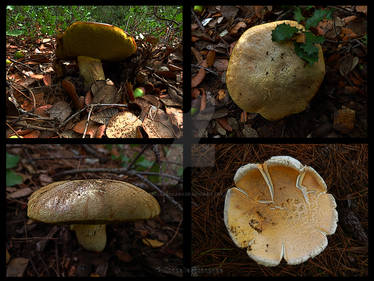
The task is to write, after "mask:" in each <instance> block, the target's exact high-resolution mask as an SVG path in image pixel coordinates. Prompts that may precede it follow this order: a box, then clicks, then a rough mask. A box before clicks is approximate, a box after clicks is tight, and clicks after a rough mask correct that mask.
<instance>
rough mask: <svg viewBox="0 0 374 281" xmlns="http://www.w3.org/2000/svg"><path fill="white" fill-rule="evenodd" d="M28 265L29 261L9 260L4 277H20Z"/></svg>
mask: <svg viewBox="0 0 374 281" xmlns="http://www.w3.org/2000/svg"><path fill="white" fill-rule="evenodd" d="M28 263H29V259H26V258H13V259H12V260H10V262H9V264H8V266H7V270H6V276H7V277H22V276H23V274H24V272H25V270H26V267H27V265H28Z"/></svg>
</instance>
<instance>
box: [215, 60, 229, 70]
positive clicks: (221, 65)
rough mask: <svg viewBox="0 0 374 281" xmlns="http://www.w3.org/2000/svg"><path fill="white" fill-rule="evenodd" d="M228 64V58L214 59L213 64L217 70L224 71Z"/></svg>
mask: <svg viewBox="0 0 374 281" xmlns="http://www.w3.org/2000/svg"><path fill="white" fill-rule="evenodd" d="M228 65H229V60H228V59H216V60H215V62H214V64H213V66H214V68H215V69H217V71H226V70H227V67H228Z"/></svg>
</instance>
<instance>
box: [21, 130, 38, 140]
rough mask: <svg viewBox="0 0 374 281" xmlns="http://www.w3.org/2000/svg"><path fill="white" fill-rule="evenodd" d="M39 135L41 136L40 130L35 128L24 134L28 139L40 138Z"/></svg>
mask: <svg viewBox="0 0 374 281" xmlns="http://www.w3.org/2000/svg"><path fill="white" fill-rule="evenodd" d="M39 136H40V131H39V130H34V131H32V132H31V133H29V134H26V135H24V136H23V137H24V138H27V139H37V138H39Z"/></svg>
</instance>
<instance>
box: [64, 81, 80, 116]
mask: <svg viewBox="0 0 374 281" xmlns="http://www.w3.org/2000/svg"><path fill="white" fill-rule="evenodd" d="M61 85H62V87H63V88H64V89H65V91H66V92H67V93H68V95H69V96H70V98H71V99H72V101H73V104H74V107H75V109H77V110H79V109H81V108H82V107H83V104H81V102H80V99H79V97H78V94H77V91H76V90H75V86H74V84H73V83H72V82H70V81H69V80H67V79H64V80H62V82H61Z"/></svg>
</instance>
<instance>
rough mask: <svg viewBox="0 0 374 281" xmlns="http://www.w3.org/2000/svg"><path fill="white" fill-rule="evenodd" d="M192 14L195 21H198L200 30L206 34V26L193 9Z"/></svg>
mask: <svg viewBox="0 0 374 281" xmlns="http://www.w3.org/2000/svg"><path fill="white" fill-rule="evenodd" d="M191 13H192V15H193V16H194V18H195V20H196V21H197V24H198V25H199V27H200V29H201V30H202V31H204V32H205V28H204V26H203V25H202V24H201V22H200V20H199V18H198V17H197V16H196V13H195V11H194V10H193V9H192V8H191Z"/></svg>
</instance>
